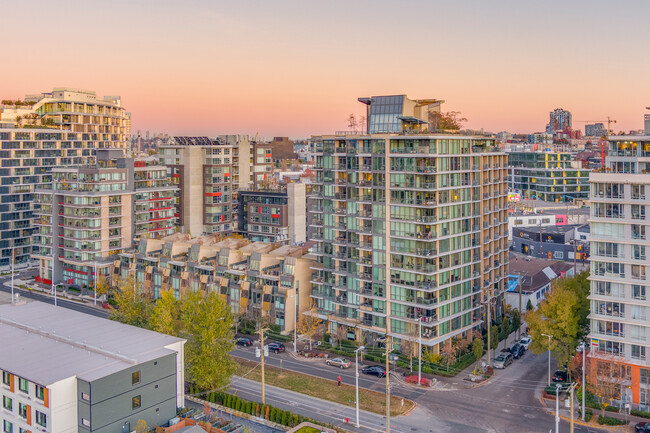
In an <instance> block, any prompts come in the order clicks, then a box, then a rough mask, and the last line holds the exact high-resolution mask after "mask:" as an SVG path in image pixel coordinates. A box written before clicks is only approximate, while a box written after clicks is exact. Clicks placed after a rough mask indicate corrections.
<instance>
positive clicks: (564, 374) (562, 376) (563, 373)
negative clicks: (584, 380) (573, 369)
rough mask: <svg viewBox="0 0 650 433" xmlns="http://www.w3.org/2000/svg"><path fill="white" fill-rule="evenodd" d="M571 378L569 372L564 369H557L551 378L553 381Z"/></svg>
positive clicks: (564, 380) (563, 380)
mask: <svg viewBox="0 0 650 433" xmlns="http://www.w3.org/2000/svg"><path fill="white" fill-rule="evenodd" d="M568 378H569V374H568V373H567V372H566V371H563V370H555V373H553V377H552V378H551V379H552V380H553V382H566V381H567V380H568Z"/></svg>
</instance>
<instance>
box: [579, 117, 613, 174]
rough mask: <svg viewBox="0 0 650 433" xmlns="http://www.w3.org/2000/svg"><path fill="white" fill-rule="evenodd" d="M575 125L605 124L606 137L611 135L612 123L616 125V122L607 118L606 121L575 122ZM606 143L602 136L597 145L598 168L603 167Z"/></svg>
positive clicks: (605, 138)
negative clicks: (598, 155) (598, 154)
mask: <svg viewBox="0 0 650 433" xmlns="http://www.w3.org/2000/svg"><path fill="white" fill-rule="evenodd" d="M575 122H577V123H605V122H607V135H610V134H613V133H614V131H612V123H616V120H614V119H612V118H611V117H609V116H607V120H576V121H575ZM606 143H607V137H606V136H602V137H601V138H600V140H598V145H599V146H600V168H604V167H605V144H606Z"/></svg>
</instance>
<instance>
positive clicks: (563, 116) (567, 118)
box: [547, 108, 573, 133]
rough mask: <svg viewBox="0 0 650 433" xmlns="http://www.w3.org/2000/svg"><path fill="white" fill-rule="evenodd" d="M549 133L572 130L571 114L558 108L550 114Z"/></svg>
mask: <svg viewBox="0 0 650 433" xmlns="http://www.w3.org/2000/svg"><path fill="white" fill-rule="evenodd" d="M548 117H549V122H548V129H547V132H551V133H552V132H554V131H564V130H570V129H571V127H572V123H573V122H572V119H571V117H572V116H571V112H570V111H568V110H563V109H561V108H556V109H555V110H553V111H551V112H550V113H549V116H548Z"/></svg>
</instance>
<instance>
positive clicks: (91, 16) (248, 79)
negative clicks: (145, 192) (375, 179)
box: [0, 1, 650, 138]
mask: <svg viewBox="0 0 650 433" xmlns="http://www.w3.org/2000/svg"><path fill="white" fill-rule="evenodd" d="M601 3H603V4H604V2H571V3H570V4H564V3H561V2H550V3H544V4H541V3H540V4H527V5H522V4H520V3H518V2H515V1H504V2H499V3H498V4H490V5H489V8H488V7H486V6H485V5H484V4H482V3H480V2H468V3H465V4H462V5H457V4H454V5H448V4H430V3H425V2H419V1H411V2H409V3H407V4H406V6H405V5H404V4H400V7H399V8H396V7H393V4H392V3H390V2H385V1H379V2H368V1H364V2H356V3H354V4H348V3H344V2H328V3H327V7H324V6H323V5H322V4H307V5H305V4H303V3H299V2H295V1H294V2H284V3H282V4H281V5H278V4H268V3H263V2H256V3H254V7H253V8H251V7H250V5H248V4H239V3H234V4H233V3H213V2H207V1H193V2H187V3H183V4H180V3H177V2H171V1H169V2H165V1H162V2H153V1H139V2H135V3H131V2H125V1H118V2H107V1H98V2H93V3H85V2H79V1H62V2H57V3H46V2H41V1H36V2H33V3H30V4H29V5H26V4H22V3H12V4H8V5H5V10H4V12H3V14H4V15H5V17H6V18H8V19H7V20H6V22H7V25H6V32H7V33H8V34H12V35H19V36H17V37H15V38H12V42H11V43H6V44H5V45H4V46H3V50H4V52H5V56H6V58H8V59H12V61H13V62H16V63H15V64H16V65H20V67H16V68H5V69H4V70H3V73H2V75H1V76H2V78H3V79H2V80H0V81H1V83H0V93H1V94H2V98H3V99H18V98H23V97H24V96H25V94H31V93H38V92H44V91H49V90H50V89H51V88H53V87H62V86H70V87H75V88H81V89H94V90H96V91H97V92H98V94H117V95H120V96H121V97H122V98H123V104H124V107H125V108H126V109H127V110H128V111H130V112H131V113H133V125H132V131H134V132H135V131H137V130H142V131H145V130H156V131H164V132H166V133H169V134H170V135H207V136H216V135H218V134H226V133H228V134H233V133H243V134H250V135H254V134H256V133H259V134H260V136H263V137H272V136H276V135H277V136H279V135H283V136H290V137H292V138H305V137H308V136H310V135H312V134H328V133H333V132H335V131H340V130H346V129H348V126H347V118H348V116H349V114H350V113H355V114H356V115H358V116H360V115H363V114H364V112H365V107H364V106H363V105H362V104H360V103H359V102H358V101H357V98H358V97H364V96H375V95H390V94H408V95H411V96H412V97H415V98H437V99H443V100H445V101H447V102H446V103H445V104H443V106H442V110H443V111H460V112H461V113H462V115H463V117H467V118H468V119H469V120H468V122H466V123H465V127H466V128H471V129H481V128H484V129H485V130H488V131H492V132H498V131H502V130H508V131H510V132H514V133H526V132H535V131H542V130H544V127H545V125H546V123H547V121H548V113H549V111H552V110H553V109H555V108H558V107H561V108H563V109H566V110H569V111H571V112H572V114H573V117H574V119H575V122H577V121H580V120H589V121H598V120H604V119H606V116H611V117H612V118H614V119H617V121H618V122H617V124H616V125H615V130H616V131H619V130H622V131H629V130H632V129H641V128H642V127H643V114H644V112H645V110H644V107H645V106H648V105H650V89H648V88H647V87H644V86H643V85H642V83H643V79H644V75H643V72H644V71H647V70H648V67H650V60H648V59H647V58H645V57H642V56H640V53H642V52H643V44H642V42H641V41H643V40H644V39H646V38H647V36H648V32H649V31H648V29H647V26H644V23H643V17H644V16H647V13H648V12H650V4H647V3H644V2H627V3H626V5H627V7H626V8H625V9H623V8H620V9H611V8H605V7H601ZM558 8H561V10H559V11H558ZM24 17H29V25H30V28H50V27H51V26H52V23H67V24H66V25H65V26H63V25H61V26H55V28H56V31H55V32H53V33H52V37H53V38H54V40H67V41H71V42H70V44H69V45H67V47H63V45H61V46H57V45H49V44H43V43H42V40H41V42H39V38H42V37H43V33H42V32H36V33H31V32H26V31H25V27H24V24H25V20H24V19H23V18H24ZM603 28H607V31H606V32H605V31H603ZM84 35H88V36H92V37H87V38H84V37H83V36H84ZM43 65H48V66H47V67H43ZM630 65H633V66H630ZM591 123H593V122H591ZM574 128H576V129H584V123H576V124H575V125H574Z"/></svg>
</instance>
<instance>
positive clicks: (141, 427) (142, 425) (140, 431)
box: [134, 419, 149, 433]
mask: <svg viewBox="0 0 650 433" xmlns="http://www.w3.org/2000/svg"><path fill="white" fill-rule="evenodd" d="M134 431H135V433H147V432H148V431H149V426H147V422H146V421H145V420H143V419H139V420H138V422H137V423H136V425H135V430H134Z"/></svg>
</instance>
